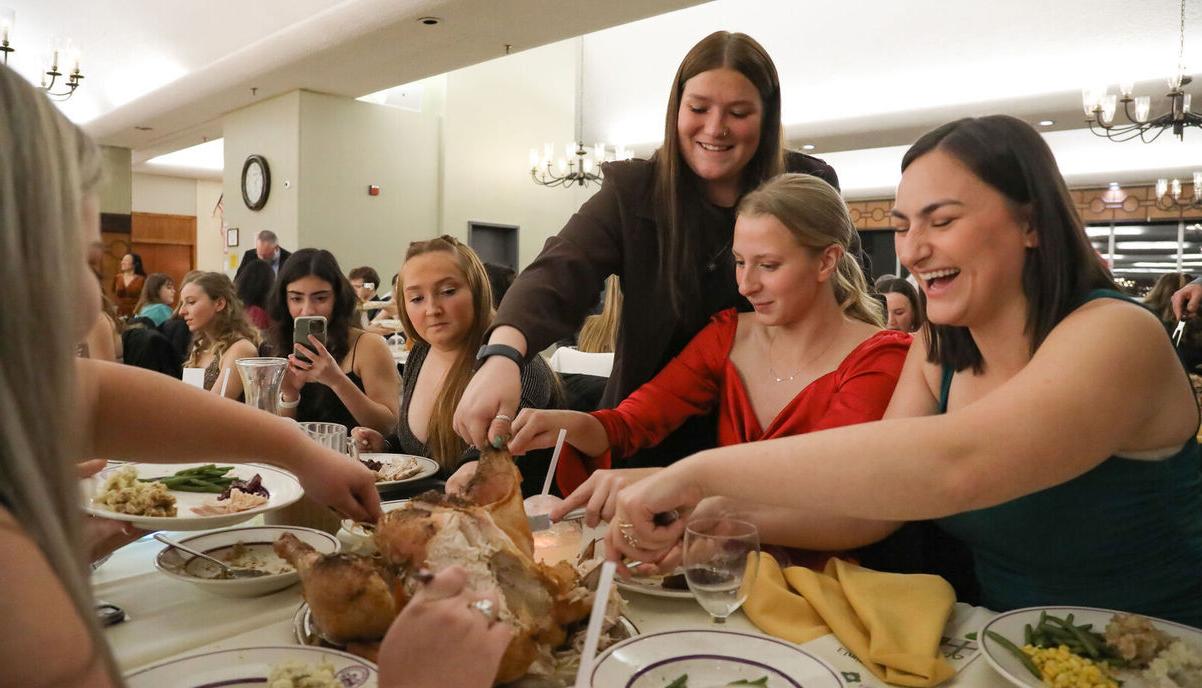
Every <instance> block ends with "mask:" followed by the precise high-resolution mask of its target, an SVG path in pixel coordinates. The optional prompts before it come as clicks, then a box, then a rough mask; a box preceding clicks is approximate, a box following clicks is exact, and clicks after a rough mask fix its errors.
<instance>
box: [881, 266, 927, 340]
mask: <svg viewBox="0 0 1202 688" xmlns="http://www.w3.org/2000/svg"><path fill="white" fill-rule="evenodd" d="M876 290H877V292H878V293H880V294H883V295H884V296H885V309H886V310H885V312H886V314H887V316H888V323H887V327H888V328H889V329H891V330H900V331H902V332H917V331H918V330H920V329H922V326H923V324H925V323H926V309H925V308H923V305H922V303H923V297H922V296H921V295H920V294H919V293H918V291H917V290H916V289H914V287H913V285H911V284H910V283H909V282H907V281H906V280H904V279H901V278H900V277H894V278H893V279H890V280H885V281H883V282H882V281H879V280H878V281H877V285H876Z"/></svg>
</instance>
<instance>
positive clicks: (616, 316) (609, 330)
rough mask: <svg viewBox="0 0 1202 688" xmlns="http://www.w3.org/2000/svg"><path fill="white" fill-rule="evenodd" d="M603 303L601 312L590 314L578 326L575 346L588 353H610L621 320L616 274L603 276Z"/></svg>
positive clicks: (620, 288) (620, 304) (620, 294)
mask: <svg viewBox="0 0 1202 688" xmlns="http://www.w3.org/2000/svg"><path fill="white" fill-rule="evenodd" d="M604 300H605V303H604V305H603V306H602V307H601V313H600V314H598V315H590V316H588V317H587V318H585V319H584V324H583V325H581V326H580V334H578V335H577V336H576V348H577V349H578V350H580V351H583V352H584V353H588V354H612V353H613V352H614V346H615V343H616V342H617V341H618V323H619V322H621V320H622V285H621V282H620V281H619V280H618V276H617V275H610V276H609V277H607V278H605V296H604Z"/></svg>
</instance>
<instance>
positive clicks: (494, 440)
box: [492, 435, 505, 449]
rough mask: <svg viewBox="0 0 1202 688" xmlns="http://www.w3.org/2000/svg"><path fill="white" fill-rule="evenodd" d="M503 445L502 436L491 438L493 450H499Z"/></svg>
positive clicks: (503, 438)
mask: <svg viewBox="0 0 1202 688" xmlns="http://www.w3.org/2000/svg"><path fill="white" fill-rule="evenodd" d="M503 444H505V436H504V435H497V436H496V437H494V438H492V448H493V449H500V448H501V445H503Z"/></svg>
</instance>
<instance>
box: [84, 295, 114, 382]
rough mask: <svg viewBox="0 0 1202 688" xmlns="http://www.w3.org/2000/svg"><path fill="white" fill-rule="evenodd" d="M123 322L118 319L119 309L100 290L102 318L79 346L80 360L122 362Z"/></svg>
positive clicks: (99, 318)
mask: <svg viewBox="0 0 1202 688" xmlns="http://www.w3.org/2000/svg"><path fill="white" fill-rule="evenodd" d="M122 353H123V352H122V350H121V321H120V320H119V319H118V318H117V307H116V305H114V304H113V301H112V299H110V298H109V295H108V294H106V293H104V289H103V288H101V289H100V317H98V318H96V322H95V323H94V324H93V325H92V329H90V330H88V336H87V337H86V338H84V340H83V341H82V342H80V344H79V350H78V354H79V357H80V358H92V359H96V360H98V361H116V362H118V363H119V362H121V354H122Z"/></svg>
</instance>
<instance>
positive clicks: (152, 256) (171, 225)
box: [117, 213, 196, 285]
mask: <svg viewBox="0 0 1202 688" xmlns="http://www.w3.org/2000/svg"><path fill="white" fill-rule="evenodd" d="M128 239H129V240H130V244H131V249H132V250H133V252H135V253H137V254H139V255H141V256H142V265H143V267H145V268H146V274H150V273H152V272H165V273H167V274H168V275H171V279H173V280H175V283H176V284H177V285H178V284H179V283H180V281H181V280H182V279H183V277H184V274H185V273H187V272H188V271H190V270H193V269H195V268H196V218H195V217H193V216H191V215H167V214H163V213H133V215H132V222H131V229H130V234H129V236H128ZM120 257H121V256H120V255H119V256H117V258H118V259H120Z"/></svg>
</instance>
